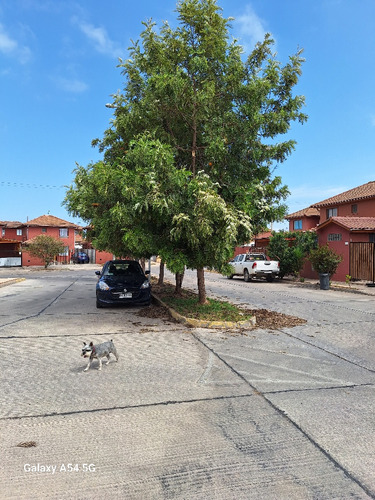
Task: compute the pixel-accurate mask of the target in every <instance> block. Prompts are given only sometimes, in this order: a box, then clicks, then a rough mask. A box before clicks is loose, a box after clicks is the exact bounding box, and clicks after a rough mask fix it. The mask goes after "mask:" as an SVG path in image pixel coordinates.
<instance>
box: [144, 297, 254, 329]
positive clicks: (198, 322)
mask: <svg viewBox="0 0 375 500" xmlns="http://www.w3.org/2000/svg"><path fill="white" fill-rule="evenodd" d="M151 295H152V298H153V299H154V300H155V301H156V302H157V304H158V305H160V306H162V307H164V308H165V309H167V310H168V312H169V314H170V315H171V316H172V318H174V319H175V320H176V321H178V322H179V323H182V324H184V325H186V326H190V327H192V328H218V329H219V328H246V327H254V326H255V325H256V317H255V316H253V317H252V318H251V319H250V320H247V321H237V322H235V321H208V320H202V319H195V318H187V317H185V316H182V315H181V314H179V313H178V312H177V311H175V310H174V309H172V308H171V307H169V306H168V305H167V304H166V303H165V302H163V301H162V300H161V298H160V297H158V296H157V295H156V294H155V293H153V292H152V293H151Z"/></svg>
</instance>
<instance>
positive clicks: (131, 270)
mask: <svg viewBox="0 0 375 500" xmlns="http://www.w3.org/2000/svg"><path fill="white" fill-rule="evenodd" d="M141 273H142V268H141V266H140V265H139V264H137V263H136V262H121V263H116V264H115V263H113V264H110V265H109V266H108V267H107V268H106V270H105V271H104V274H105V275H108V276H121V275H125V274H141Z"/></svg>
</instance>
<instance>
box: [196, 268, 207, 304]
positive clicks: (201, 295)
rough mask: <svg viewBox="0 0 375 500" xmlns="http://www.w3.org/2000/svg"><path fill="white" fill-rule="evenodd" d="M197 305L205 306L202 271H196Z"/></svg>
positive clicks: (205, 298)
mask: <svg viewBox="0 0 375 500" xmlns="http://www.w3.org/2000/svg"><path fill="white" fill-rule="evenodd" d="M197 279H198V295H199V301H198V302H199V304H207V297H206V285H205V282H204V269H203V267H200V268H199V269H197Z"/></svg>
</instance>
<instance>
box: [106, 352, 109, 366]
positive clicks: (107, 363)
mask: <svg viewBox="0 0 375 500" xmlns="http://www.w3.org/2000/svg"><path fill="white" fill-rule="evenodd" d="M106 365H109V354H107V362H106Z"/></svg>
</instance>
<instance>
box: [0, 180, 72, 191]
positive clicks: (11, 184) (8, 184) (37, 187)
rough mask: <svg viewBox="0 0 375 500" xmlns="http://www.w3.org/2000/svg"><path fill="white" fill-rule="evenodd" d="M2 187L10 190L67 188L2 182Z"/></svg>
mask: <svg viewBox="0 0 375 500" xmlns="http://www.w3.org/2000/svg"><path fill="white" fill-rule="evenodd" d="M0 186H4V187H10V188H12V187H13V188H30V189H66V186H55V185H53V184H29V183H28V182H10V181H0Z"/></svg>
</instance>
